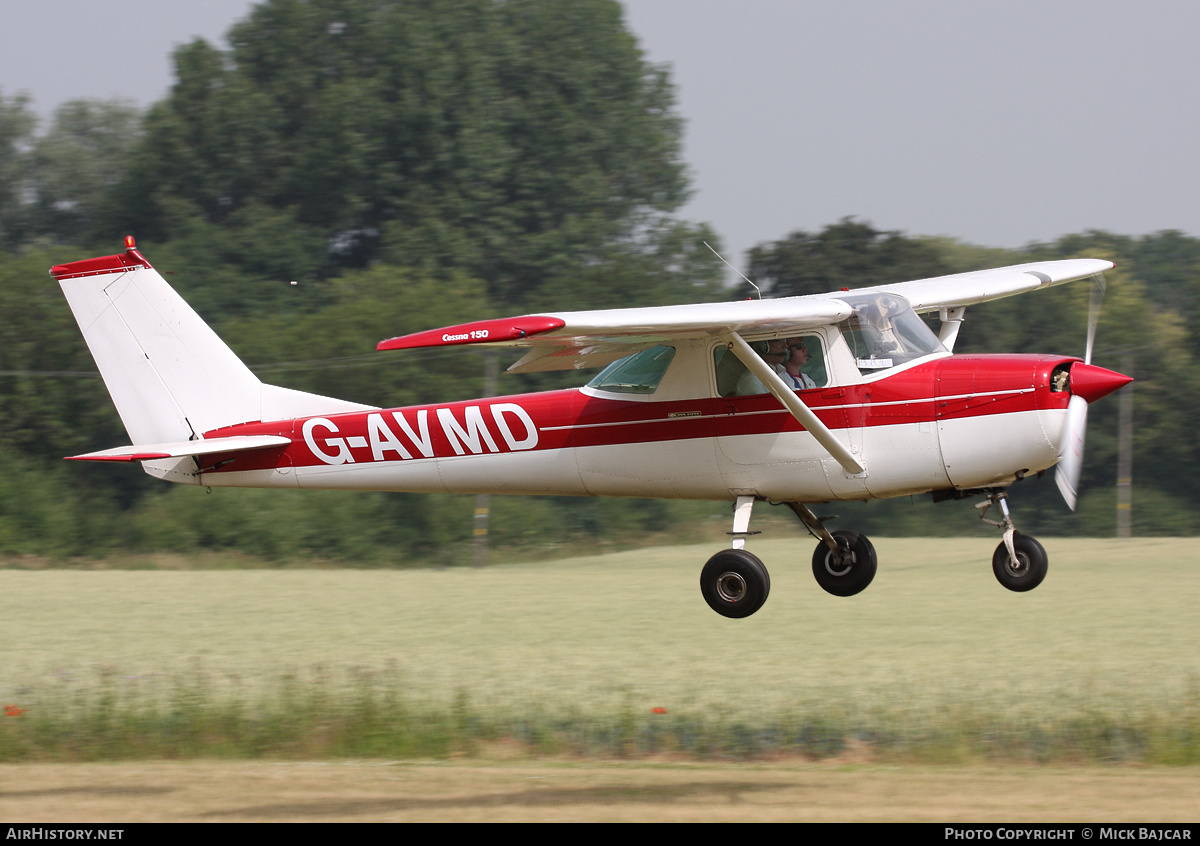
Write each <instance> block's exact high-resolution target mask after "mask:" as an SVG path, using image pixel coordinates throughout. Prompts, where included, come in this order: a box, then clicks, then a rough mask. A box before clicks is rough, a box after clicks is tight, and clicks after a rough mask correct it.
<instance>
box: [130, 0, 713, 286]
mask: <svg viewBox="0 0 1200 846" xmlns="http://www.w3.org/2000/svg"><path fill="white" fill-rule="evenodd" d="M229 39H230V44H231V46H232V49H231V50H230V51H229V52H228V53H223V52H221V51H219V50H217V49H215V48H213V47H212V46H210V45H208V44H207V43H205V42H203V41H195V42H193V43H191V44H189V45H185V46H184V47H181V48H180V49H179V50H177V51H176V53H175V69H176V74H177V77H178V81H177V83H176V84H175V86H174V88H173V89H172V91H171V94H170V96H169V97H168V98H167V99H166V100H165V101H163V102H161V103H159V104H156V105H155V106H154V107H153V108H152V109H151V111H150V113H149V115H148V117H147V122H146V132H145V136H144V141H143V143H142V145H141V147H140V149H139V151H138V153H137V156H136V157H135V161H134V165H133V168H132V170H131V173H130V175H129V177H128V179H127V181H126V184H125V185H124V187H123V191H122V201H123V205H124V209H125V213H124V215H123V217H122V218H120V220H121V222H122V225H124V226H127V227H130V228H132V229H134V230H135V231H137V232H138V233H139V234H140V235H143V236H145V237H152V238H155V239H172V238H175V237H178V236H180V235H181V234H186V233H187V232H188V231H189V230H196V229H197V228H199V227H200V225H201V224H207V225H211V226H215V227H217V228H218V229H219V230H220V231H221V232H222V233H235V234H236V233H248V232H249V233H252V234H251V235H250V236H246V235H244V234H243V235H242V236H239V237H240V239H241V241H243V242H249V243H250V244H251V245H260V246H261V245H262V244H263V243H264V242H265V240H266V238H268V237H276V236H279V235H281V234H283V233H286V234H287V235H288V237H287V238H286V242H287V243H288V245H289V249H288V250H286V251H282V252H283V255H281V256H278V257H274V258H272V257H271V256H266V255H264V254H262V253H259V254H258V257H257V258H256V257H255V255H256V254H255V250H254V248H253V246H251V247H247V248H240V258H238V259H237V260H238V261H239V262H241V263H242V264H244V265H245V266H248V267H249V266H254V264H255V262H257V266H256V267H255V269H256V270H257V271H258V272H261V273H263V274H266V275H274V276H276V277H279V278H282V277H289V278H296V277H297V276H304V275H306V274H309V275H311V274H314V273H323V274H330V273H335V272H337V271H338V270H339V269H340V268H344V267H353V266H361V265H364V264H366V263H369V262H370V261H373V260H376V259H383V260H385V261H387V262H388V263H391V264H397V265H409V266H416V267H420V268H422V269H425V270H427V271H432V272H437V273H441V274H445V273H449V272H452V271H459V272H465V273H467V274H469V275H471V276H473V277H476V278H479V279H483V280H484V281H485V282H486V283H487V286H488V292H489V294H490V296H491V297H492V298H493V299H494V300H500V301H505V302H509V303H513V304H517V303H524V302H528V301H530V300H531V299H532V298H533V297H534V296H535V295H536V294H537V292H538V291H539V290H540V288H541V286H542V285H543V284H545V283H546V282H547V280H550V279H555V278H563V277H566V276H569V275H570V274H571V273H573V272H575V271H577V270H579V269H580V268H583V267H593V266H596V265H600V264H603V263H605V262H607V261H610V260H617V261H624V263H625V264H626V265H628V263H629V262H628V261H626V260H625V259H623V258H621V257H622V256H626V257H627V256H628V255H629V254H630V253H634V254H637V255H640V256H642V257H645V256H653V255H655V254H656V253H658V252H660V251H661V250H662V249H664V247H663V239H667V241H668V242H671V243H674V244H676V245H678V244H680V243H693V242H694V240H695V239H687V238H685V239H683V241H682V242H681V241H680V240H679V238H678V229H679V228H680V227H681V226H686V225H684V224H679V223H678V222H672V221H670V219H669V215H670V213H671V212H672V211H674V210H675V209H676V208H677V207H678V206H679V205H680V204H681V203H682V202H683V200H684V199H685V198H686V196H687V184H686V178H685V173H684V166H683V162H682V159H681V152H680V151H681V123H680V120H679V118H678V117H677V116H676V114H675V112H674V102H673V89H672V87H671V84H670V81H669V79H668V77H667V73H666V71H665V70H663V69H662V68H657V67H653V66H651V65H649V64H647V63H646V62H645V61H644V59H643V58H642V55H641V52H640V50H639V49H638V47H637V43H636V41H635V39H634V37H633V36H632V35H631V34H630V33H629V32H628V30H627V29H626V28H625V26H624V23H623V21H622V17H621V7H620V5H619V4H618V3H616V2H612V0H564V2H560V3H539V2H532V0H510V2H505V3H494V2H491V0H457V1H456V2H436V3H435V2H412V3H402V4H401V3H397V4H380V3H377V2H372V0H326V1H325V2H316V0H269V2H265V3H262V4H260V5H258V6H256V7H255V8H254V9H253V11H252V12H251V14H250V16H249V17H248V18H247V19H246V20H244V21H242V22H241V23H239V24H237V25H236V26H234V28H233V29H232V30H231V31H230V35H229ZM264 226H265V227H266V228H262V227H264ZM255 227H259V228H260V229H261V231H255ZM697 231H699V230H693V233H694V232H697ZM616 245H620V248H621V249H620V250H618V251H616V254H615V255H614V249H615V246H616ZM689 248H690V247H689ZM299 256H308V257H316V259H317V260H318V261H319V262H320V267H319V268H317V267H313V266H311V265H305V264H303V261H302V260H301V261H300V262H297V257H299ZM692 263H693V264H695V262H692ZM707 272H708V278H709V279H711V280H715V279H716V278H718V276H719V273H718V272H717V271H716V270H715V269H712V268H710V269H708V271H707ZM669 281H671V282H675V281H677V280H676V278H675V277H670V280H669ZM691 287H692V283H691V282H688V283H687V284H686V285H685V286H684V287H683V289H682V290H681V291H679V292H677V293H676V294H675V295H674V296H675V298H676V299H678V298H680V297H683V296H687V295H689V294H690V293H692V291H691Z"/></svg>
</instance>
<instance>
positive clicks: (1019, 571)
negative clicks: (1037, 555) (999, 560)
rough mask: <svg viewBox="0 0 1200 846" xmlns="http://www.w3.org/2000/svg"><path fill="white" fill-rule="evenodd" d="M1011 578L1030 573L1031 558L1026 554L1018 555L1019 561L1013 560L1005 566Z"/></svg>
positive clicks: (1019, 553) (1009, 560) (1020, 553)
mask: <svg viewBox="0 0 1200 846" xmlns="http://www.w3.org/2000/svg"><path fill="white" fill-rule="evenodd" d="M1004 567H1005V569H1006V570H1008V573H1009V575H1011V576H1024V575H1025V574H1026V573H1028V572H1029V556H1028V555H1026V554H1025V553H1024V552H1018V553H1017V560H1016V561H1015V562H1014V561H1013V560H1012V559H1011V558H1009V559H1008V562H1007V563H1006V564H1005V565H1004Z"/></svg>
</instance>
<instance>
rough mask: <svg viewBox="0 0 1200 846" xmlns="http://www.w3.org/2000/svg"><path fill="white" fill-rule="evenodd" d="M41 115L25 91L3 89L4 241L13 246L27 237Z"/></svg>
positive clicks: (0, 233) (0, 193)
mask: <svg viewBox="0 0 1200 846" xmlns="http://www.w3.org/2000/svg"><path fill="white" fill-rule="evenodd" d="M36 126H37V118H35V117H34V115H33V114H32V113H31V112H30V111H29V98H28V97H27V96H26V95H24V94H18V95H17V96H15V97H5V96H4V94H3V92H2V91H0V244H3V248H4V249H6V250H11V249H12V248H13V247H14V246H16V245H17V244H19V243H20V240H21V238H22V237H24V223H25V208H24V206H25V204H26V197H25V194H26V192H27V186H28V178H27V172H28V168H29V162H28V159H29V151H30V149H31V147H32V144H33V132H34V129H35V128H36Z"/></svg>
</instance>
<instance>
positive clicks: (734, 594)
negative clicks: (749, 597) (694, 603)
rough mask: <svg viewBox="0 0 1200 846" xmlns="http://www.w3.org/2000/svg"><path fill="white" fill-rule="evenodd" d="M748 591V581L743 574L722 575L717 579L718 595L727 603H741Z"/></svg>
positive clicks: (730, 573)
mask: <svg viewBox="0 0 1200 846" xmlns="http://www.w3.org/2000/svg"><path fill="white" fill-rule="evenodd" d="M746 590H747V587H746V579H745V578H743V576H742V574H741V573H733V572H729V573H722V574H721V575H720V577H719V578H718V579H717V595H718V596H719V597H721V599H723V600H724V601H726V602H738V601H740V600H741V599H743V598H744V597H745V596H746Z"/></svg>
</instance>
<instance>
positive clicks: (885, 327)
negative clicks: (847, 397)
mask: <svg viewBox="0 0 1200 846" xmlns="http://www.w3.org/2000/svg"><path fill="white" fill-rule="evenodd" d="M841 299H842V300H843V301H844V302H846V303H847V304H848V305H849V306H850V307H851V308H853V309H854V314H853V315H851V316H850V318H849V319H847V320H845V321H844V322H842V323H841V324H840V325H839V326H838V328H839V329H840V330H841V333H842V337H843V338H845V340H846V344H847V345H848V346H849V347H850V351H851V352H852V353H853V354H854V360H855V363H856V364H857V365H858V370H859V372H860V373H863V374H871V373H877V372H878V371H880V370H886V369H888V368H890V367H895V366H897V365H899V364H904V363H905V362H908V361H912V360H913V359H915V358H920V357H921V356H926V355H929V354H931V353H935V352H945V351H946V348H945V347H943V346H942V343H941V341H939V340H938V338H937V335H935V334H933V330H932V329H930V328H929V327H928V326H927V325H926V324H925V321H923V320H921V318H920V317H918V316H917V313H916V312H915V311H913V310H912V306H910V305H909V304H908V300H906V299H904V298H903V297H899V296H896V295H895V294H887V293H881V294H864V295H860V296H851V297H842V298H841Z"/></svg>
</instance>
